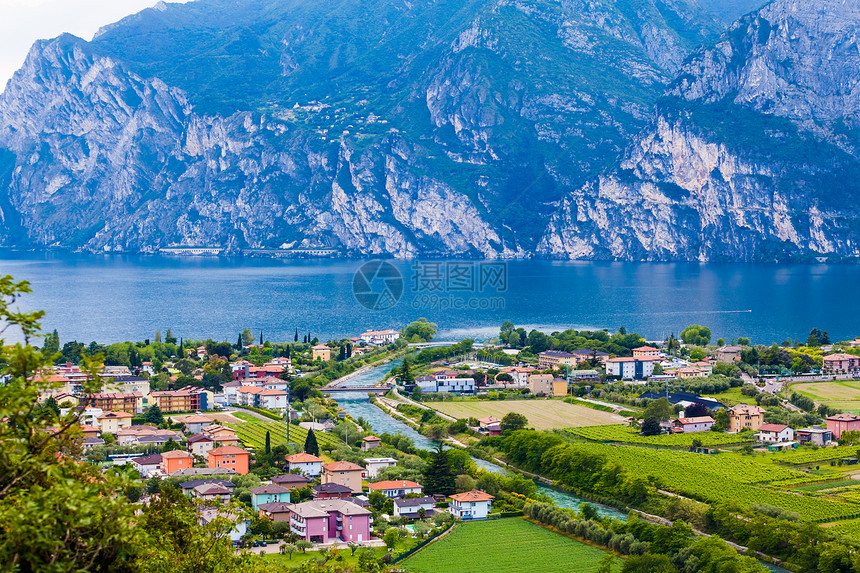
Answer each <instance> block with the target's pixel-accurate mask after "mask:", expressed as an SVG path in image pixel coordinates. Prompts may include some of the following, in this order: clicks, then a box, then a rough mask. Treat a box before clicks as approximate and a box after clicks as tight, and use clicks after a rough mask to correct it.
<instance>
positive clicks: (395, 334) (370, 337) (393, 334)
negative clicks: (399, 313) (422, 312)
mask: <svg viewBox="0 0 860 573" xmlns="http://www.w3.org/2000/svg"><path fill="white" fill-rule="evenodd" d="M398 338H400V332H399V331H397V330H390V329H389V330H368V331H367V332H362V333H361V340H362V341H363V342H366V343H368V344H375V345H376V346H382V345H385V344H394V343H395V342H397V339H398Z"/></svg>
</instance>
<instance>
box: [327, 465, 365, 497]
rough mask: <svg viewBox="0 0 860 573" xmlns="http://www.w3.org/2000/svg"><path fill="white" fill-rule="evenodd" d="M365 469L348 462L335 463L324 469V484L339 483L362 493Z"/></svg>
mask: <svg viewBox="0 0 860 573" xmlns="http://www.w3.org/2000/svg"><path fill="white" fill-rule="evenodd" d="M363 475H364V468H363V467H361V466H359V465H357V464H354V463H352V462H347V461H339V462H333V463H330V464H326V465H324V466H323V467H322V483H337V484H340V485H345V486H346V487H348V488H350V490H352V492H353V493H361V478H362V476H363Z"/></svg>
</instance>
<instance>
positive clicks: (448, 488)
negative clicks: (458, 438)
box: [424, 442, 456, 495]
mask: <svg viewBox="0 0 860 573" xmlns="http://www.w3.org/2000/svg"><path fill="white" fill-rule="evenodd" d="M455 480H456V476H454V471H453V470H452V469H451V461H450V460H449V459H448V452H446V451H445V450H444V446H443V445H442V442H439V445H438V446H437V448H436V450H435V451H434V452H433V453H432V455H431V459H430V463H428V464H427V469H426V470H424V491H425V492H427V493H428V494H441V495H451V494H453V493H454V492H455V491H456V486H455Z"/></svg>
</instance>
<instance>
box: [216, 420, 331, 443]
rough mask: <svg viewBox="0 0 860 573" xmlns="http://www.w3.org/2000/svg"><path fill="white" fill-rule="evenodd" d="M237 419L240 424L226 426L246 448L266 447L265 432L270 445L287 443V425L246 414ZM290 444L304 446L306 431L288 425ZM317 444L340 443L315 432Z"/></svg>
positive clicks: (328, 435)
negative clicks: (269, 439)
mask: <svg viewBox="0 0 860 573" xmlns="http://www.w3.org/2000/svg"><path fill="white" fill-rule="evenodd" d="M236 415H237V416H238V417H240V418H242V423H241V424H228V425H229V426H230V427H231V428H232V429H234V430H236V434H237V435H238V436H239V439H240V440H242V443H243V444H245V445H246V446H252V447H254V448H255V449H262V448H264V447H265V445H266V432H267V431H268V432H269V436H270V438H271V445H272V446H273V447H274V446H277V445H280V444H286V443H287V424H286V423H285V422H278V421H275V420H266V421H263V420H260V419H257V418H253V417H251V416H249V415H248V414H243V413H238V414H236ZM289 428H290V440H289V441H290V442H292V443H293V444H295V445H296V446H297V447H298V448H299V449H301V448H302V446H304V444H305V438H307V436H308V431H307V430H306V429H304V428H302V427H300V426H294V425H290V426H289ZM315 434H316V437H317V443H319V445H320V447H321V448H322V447H325V446H326V445H330V446H335V445H337V444H339V443H340V440H338V439H337V438H336V437H335V436H333V435H331V434H327V433H325V432H315Z"/></svg>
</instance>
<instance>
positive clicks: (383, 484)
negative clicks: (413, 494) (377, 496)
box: [367, 480, 424, 490]
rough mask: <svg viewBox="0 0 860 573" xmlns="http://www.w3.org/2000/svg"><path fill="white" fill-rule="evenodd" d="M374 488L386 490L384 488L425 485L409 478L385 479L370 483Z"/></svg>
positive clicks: (371, 487)
mask: <svg viewBox="0 0 860 573" xmlns="http://www.w3.org/2000/svg"><path fill="white" fill-rule="evenodd" d="M367 487H369V488H370V489H372V490H384V489H414V488H421V487H424V486H422V485H421V484H420V483H415V482H414V481H409V480H385V481H378V482H376V483H371V484H368V485H367Z"/></svg>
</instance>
